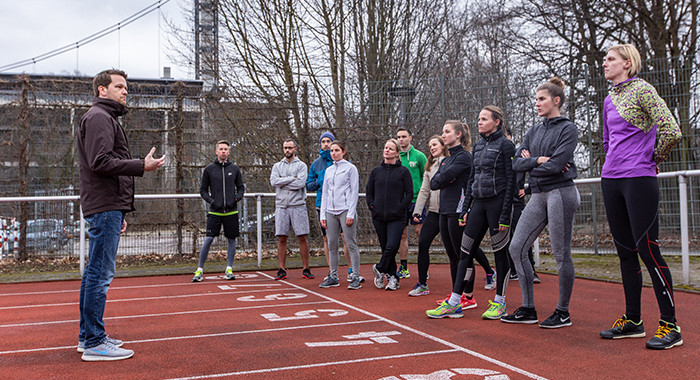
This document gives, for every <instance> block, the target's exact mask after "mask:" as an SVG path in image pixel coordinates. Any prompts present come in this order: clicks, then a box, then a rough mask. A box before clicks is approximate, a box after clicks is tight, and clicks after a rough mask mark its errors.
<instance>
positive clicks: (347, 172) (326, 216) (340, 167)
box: [319, 140, 362, 289]
mask: <svg viewBox="0 0 700 380" xmlns="http://www.w3.org/2000/svg"><path fill="white" fill-rule="evenodd" d="M346 153H347V151H346V147H345V144H344V143H343V142H341V141H338V140H336V141H334V142H333V144H331V158H332V159H333V164H332V165H331V166H329V167H328V169H326V174H325V176H324V179H323V193H322V196H321V226H323V228H325V229H326V234H327V236H328V259H329V266H330V273H329V274H328V276H327V277H326V278H325V279H324V280H323V282H322V283H321V284H320V285H319V286H320V287H321V288H330V287H333V286H340V281H339V280H338V243H339V239H340V233H341V231H342V233H343V237H344V239H345V243H346V244H347V246H348V250H349V251H350V261H351V265H352V275H351V281H350V283H349V284H348V289H359V288H361V287H362V285H361V281H362V277H360V251H359V249H358V248H357V241H356V238H355V235H356V230H357V222H356V221H355V219H356V210H357V199H358V196H359V193H360V176H359V175H358V173H357V168H356V167H355V165H353V164H351V163H350V162H348V161H347V160H345V159H344V157H345V154H346Z"/></svg>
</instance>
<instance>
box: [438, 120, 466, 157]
mask: <svg viewBox="0 0 700 380" xmlns="http://www.w3.org/2000/svg"><path fill="white" fill-rule="evenodd" d="M445 125H449V126H450V128H452V131H454V132H455V133H458V132H459V133H461V134H462V135H461V137H460V138H459V142H460V143H461V144H462V147H463V148H464V149H465V150H471V140H472V135H471V133H469V126H468V125H467V124H466V123H462V122H461V121H459V120H447V121H446V122H445Z"/></svg>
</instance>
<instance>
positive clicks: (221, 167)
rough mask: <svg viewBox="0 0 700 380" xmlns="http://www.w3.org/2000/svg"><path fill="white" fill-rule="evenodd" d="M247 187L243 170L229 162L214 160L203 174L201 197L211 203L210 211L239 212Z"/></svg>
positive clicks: (200, 189)
mask: <svg viewBox="0 0 700 380" xmlns="http://www.w3.org/2000/svg"><path fill="white" fill-rule="evenodd" d="M244 192H245V186H243V177H242V176H241V169H239V168H238V166H236V165H235V164H234V163H232V162H231V161H229V160H226V162H224V163H221V162H219V160H218V159H217V160H214V162H213V163H211V164H209V165H207V167H206V168H204V173H202V184H201V185H200V186H199V195H201V196H202V198H203V199H204V200H205V201H206V202H207V203H209V211H212V212H219V213H227V212H231V211H236V210H238V206H237V204H238V201H240V200H241V199H243V193H244Z"/></svg>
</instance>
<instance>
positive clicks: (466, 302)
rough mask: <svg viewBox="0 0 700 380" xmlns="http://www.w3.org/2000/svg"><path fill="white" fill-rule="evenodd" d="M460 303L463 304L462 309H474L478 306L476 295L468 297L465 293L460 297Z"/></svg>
mask: <svg viewBox="0 0 700 380" xmlns="http://www.w3.org/2000/svg"><path fill="white" fill-rule="evenodd" d="M459 303H460V305H461V306H462V310H469V309H474V308H475V307H476V306H477V305H476V300H475V299H474V297H472V298H467V296H465V295H464V294H462V297H461V298H460V299H459Z"/></svg>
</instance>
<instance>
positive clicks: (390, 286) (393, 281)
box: [384, 276, 400, 290]
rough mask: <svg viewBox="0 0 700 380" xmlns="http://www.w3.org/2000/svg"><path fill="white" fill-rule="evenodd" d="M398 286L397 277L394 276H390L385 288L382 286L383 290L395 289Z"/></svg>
mask: <svg viewBox="0 0 700 380" xmlns="http://www.w3.org/2000/svg"><path fill="white" fill-rule="evenodd" d="M398 288H400V286H399V279H398V278H396V276H390V277H389V283H388V284H387V285H386V288H384V290H396V289H398Z"/></svg>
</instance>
